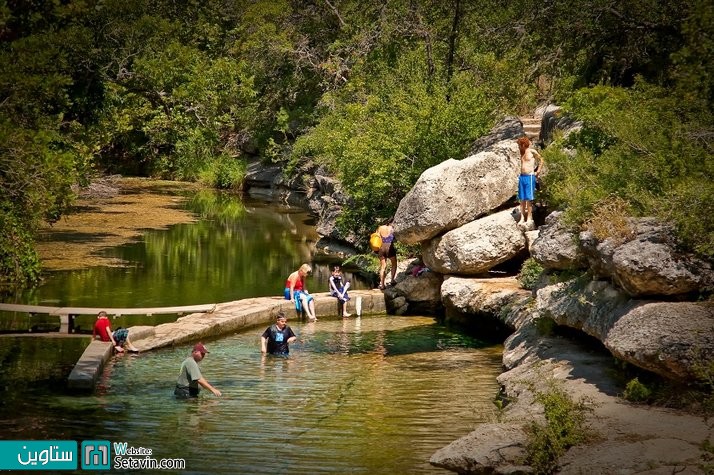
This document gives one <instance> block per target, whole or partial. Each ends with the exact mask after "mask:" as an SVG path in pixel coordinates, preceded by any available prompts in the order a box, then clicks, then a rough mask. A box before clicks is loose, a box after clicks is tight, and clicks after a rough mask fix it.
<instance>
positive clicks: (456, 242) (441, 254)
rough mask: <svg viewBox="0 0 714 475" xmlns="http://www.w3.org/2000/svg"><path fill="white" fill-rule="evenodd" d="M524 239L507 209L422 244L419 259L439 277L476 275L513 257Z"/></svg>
mask: <svg viewBox="0 0 714 475" xmlns="http://www.w3.org/2000/svg"><path fill="white" fill-rule="evenodd" d="M525 249H526V238H525V236H524V234H523V231H521V230H520V229H519V228H518V225H517V224H516V222H515V220H514V219H513V216H512V215H511V212H510V211H509V210H505V211H501V212H499V213H495V214H492V215H489V216H486V217H485V218H481V219H477V220H475V221H472V222H470V223H468V224H465V225H463V226H461V227H460V228H457V229H454V230H452V231H449V232H447V233H446V234H444V235H443V236H441V237H437V238H435V239H432V240H431V241H428V242H426V243H424V244H423V246H422V259H424V263H426V265H427V266H429V267H430V268H431V269H434V270H435V271H437V272H441V273H442V274H458V275H477V274H480V273H483V272H486V271H488V270H489V269H491V268H492V267H495V266H497V265H498V264H500V263H502V262H506V261H507V260H509V259H511V258H513V257H515V256H517V255H518V254H520V253H521V252H523V251H524V250H525Z"/></svg>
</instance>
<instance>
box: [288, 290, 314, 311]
mask: <svg viewBox="0 0 714 475" xmlns="http://www.w3.org/2000/svg"><path fill="white" fill-rule="evenodd" d="M303 295H304V296H305V297H306V298H307V302H308V303H309V302H310V301H311V300H313V298H312V295H310V294H304V293H303V292H302V290H295V291H293V297H294V298H295V310H297V311H298V312H302V302H301V300H302V299H301V298H300V297H301V296H303ZM285 300H290V289H289V288H287V287H285Z"/></svg>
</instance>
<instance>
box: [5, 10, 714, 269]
mask: <svg viewBox="0 0 714 475" xmlns="http://www.w3.org/2000/svg"><path fill="white" fill-rule="evenodd" d="M712 18H714V7H713V6H712V4H711V2H710V1H707V0H694V1H687V2H685V1H682V0H673V1H669V2H658V1H656V0H625V1H622V2H618V3H617V4H614V3H613V2H611V1H610V0H595V1H590V0H587V1H586V0H575V1H574V3H573V2H570V3H563V2H561V3H558V2H555V3H552V2H551V3H549V4H547V5H544V4H542V2H536V1H535V0H514V1H512V2H508V4H507V5H504V4H503V2H500V1H496V0H474V1H472V2H464V1H459V2H434V1H433V0H416V1H412V0H395V1H391V2H386V3H385V2H377V1H357V0H340V1H336V2H308V3H305V2H298V1H294V0H277V1H276V0H255V1H251V2H232V1H226V0H205V1H203V2H175V1H169V0H156V1H154V2H145V1H142V0H103V1H101V2H59V1H53V2H13V3H12V4H11V6H8V4H6V3H1V4H0V26H1V28H0V124H1V125H0V129H1V130H0V132H1V133H2V136H0V144H3V145H0V152H2V154H0V155H2V156H0V160H3V162H2V168H1V169H0V180H1V181H0V186H2V191H3V193H2V195H1V196H2V197H0V201H1V202H2V203H1V204H2V210H3V212H4V213H10V214H11V215H12V216H14V218H13V220H15V221H14V222H16V226H19V227H20V228H24V232H23V233H22V234H21V235H22V236H24V238H22V239H27V240H32V239H34V234H35V230H36V229H37V227H38V226H39V225H40V224H41V223H42V221H43V220H47V221H49V222H51V221H52V220H56V219H58V218H59V216H60V215H61V214H62V212H63V211H64V210H65V209H66V208H67V206H68V205H69V203H70V202H71V199H72V194H71V192H70V189H69V186H70V185H71V184H74V183H80V184H81V183H83V182H85V181H86V180H87V177H88V176H89V175H90V174H91V173H92V172H93V171H95V170H96V169H100V170H102V171H107V172H121V173H125V174H138V175H153V176H156V177H162V178H172V179H180V180H201V181H204V182H206V183H212V184H214V185H215V186H219V187H225V188H230V189H237V188H239V186H240V185H239V182H240V180H241V176H242V174H243V171H242V168H241V167H242V163H243V161H244V159H245V155H246V153H249V154H251V155H254V156H259V157H261V158H262V159H263V160H264V161H265V162H272V163H281V164H287V165H289V169H290V170H299V169H303V167H302V165H303V164H304V163H303V162H304V161H313V162H316V163H317V164H318V165H324V166H326V167H327V168H329V169H330V170H332V171H334V172H335V173H336V174H337V176H338V177H339V178H340V179H341V180H342V182H343V184H344V185H345V189H346V192H347V194H348V195H349V196H350V198H351V199H352V203H353V204H354V206H352V207H351V208H350V209H349V210H348V211H347V212H345V213H344V214H343V215H342V216H341V217H340V222H339V223H338V224H339V226H340V227H341V228H342V229H343V230H349V231H350V232H351V233H352V234H357V235H365V236H366V235H367V231H368V230H371V229H372V228H373V227H374V224H375V221H376V220H378V219H381V218H385V217H388V216H391V215H393V213H394V212H395V210H396V208H397V206H398V204H399V201H400V200H401V198H402V197H403V196H404V194H405V193H406V192H407V191H408V190H409V189H410V188H411V187H412V186H413V184H414V182H415V181H416V180H417V179H418V177H419V176H420V174H421V173H422V172H423V171H424V170H426V169H427V168H429V167H431V166H433V165H436V164H438V163H441V162H443V161H444V160H447V159H452V158H453V159H461V158H463V157H464V156H465V154H466V153H467V151H468V150H469V147H470V145H471V143H472V142H473V140H474V139H476V138H478V137H479V136H481V135H482V134H484V133H485V132H486V131H487V130H488V129H489V128H490V127H491V126H492V125H493V123H494V122H495V121H496V120H497V119H499V118H500V117H502V116H504V115H511V114H520V113H527V112H530V111H532V110H533V108H534V106H535V105H537V104H539V103H542V102H543V101H547V100H550V99H552V98H554V97H555V98H557V99H558V100H559V101H567V108H568V110H569V111H570V113H571V114H572V115H573V116H574V117H576V118H578V119H581V120H583V121H584V123H585V127H584V128H583V130H582V131H581V132H580V133H579V134H577V135H574V136H571V139H569V141H568V142H562V143H557V144H556V146H555V147H549V149H548V150H547V151H546V155H545V157H546V162H547V163H548V168H549V171H550V172H551V173H550V174H549V176H548V178H547V181H548V183H547V193H549V194H550V196H549V199H550V200H551V202H552V204H553V205H555V206H562V207H565V208H568V214H569V219H570V220H571V222H573V223H575V224H582V223H584V222H586V221H588V220H591V219H592V218H593V216H594V215H597V207H598V206H601V205H602V204H603V203H607V202H608V200H613V199H619V200H622V202H623V203H626V205H627V207H628V209H629V210H631V212H632V213H633V214H635V215H645V214H654V215H657V216H659V217H660V218H662V219H665V220H670V221H672V222H674V223H675V224H676V226H677V230H678V233H679V235H680V236H681V237H682V240H683V242H684V243H685V244H686V245H687V246H689V247H691V248H693V249H695V250H696V251H698V252H700V253H702V254H704V255H709V256H711V255H713V254H714V233H712V232H711V229H712V224H713V223H712V219H714V218H712V214H711V213H708V212H707V211H708V210H707V208H708V206H709V203H711V202H712V201H713V200H714V191H713V189H712V184H711V180H709V177H711V176H713V173H712V171H713V170H712V167H714V164H713V163H714V162H713V161H712V160H710V159H709V157H710V155H711V151H712V145H711V137H712V136H714V134H712V128H711V124H712V123H714V120H712V113H711V109H712V108H711V103H712V99H714V82H713V81H714V79H712V78H714V71H712V67H713V66H712V65H713V64H714V60H713V58H712V53H713V52H714V46H713V44H714V42H713V40H712V38H714V34H713V33H714V32H713V31H712V29H713V28H714V26H713V25H714V21H712ZM638 77H639V78H640V79H636V78H638ZM4 144H8V145H4ZM567 148H573V149H575V150H576V151H577V153H576V154H575V156H571V154H569V153H568V152H567ZM288 161H289V163H288ZM22 190H24V191H23V192H21V191H22ZM25 192H26V193H27V196H25ZM6 197H7V198H6ZM10 197H12V198H13V199H11V198H10ZM13 226H15V225H13ZM18 236H19V235H18ZM2 239H3V237H0V241H2ZM5 244H6V243H5ZM7 248H8V249H10V245H9V244H7ZM406 252H407V253H411V251H410V250H408V249H407V250H406ZM28 262H29V261H28ZM27 268H28V271H29V270H30V269H31V268H32V265H31V264H28V265H27ZM30 274H32V272H31V271H30ZM19 280H23V279H19ZM29 280H30V281H31V280H33V279H32V278H30V279H29Z"/></svg>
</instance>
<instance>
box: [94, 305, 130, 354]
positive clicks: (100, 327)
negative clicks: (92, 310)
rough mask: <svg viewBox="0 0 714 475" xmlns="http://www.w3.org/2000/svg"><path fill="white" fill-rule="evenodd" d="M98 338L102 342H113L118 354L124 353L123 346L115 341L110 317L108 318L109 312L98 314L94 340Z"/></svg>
mask: <svg viewBox="0 0 714 475" xmlns="http://www.w3.org/2000/svg"><path fill="white" fill-rule="evenodd" d="M97 337H99V339H100V340H101V341H111V342H112V345H114V349H115V350H117V352H119V353H123V352H124V348H122V347H121V345H118V344H117V342H116V340H114V336H113V335H112V328H111V326H110V325H109V317H107V312H105V311H104V310H102V311H101V312H99V313H98V314H97V321H96V322H94V328H93V329H92V339H95V338H97Z"/></svg>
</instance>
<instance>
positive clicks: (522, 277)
mask: <svg viewBox="0 0 714 475" xmlns="http://www.w3.org/2000/svg"><path fill="white" fill-rule="evenodd" d="M542 273H543V266H542V265H540V264H539V263H538V262H537V261H536V260H535V259H533V258H528V259H526V260H525V261H524V262H523V266H521V272H520V273H519V274H518V282H520V284H521V287H523V288H524V289H528V290H532V289H533V288H534V287H535V286H536V284H537V283H538V279H539V278H540V275H541V274H542Z"/></svg>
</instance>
